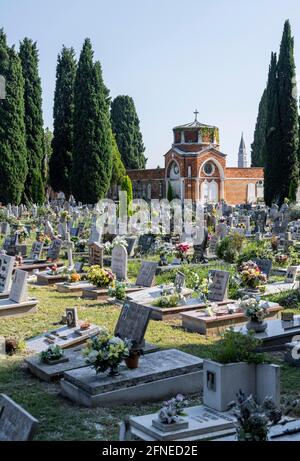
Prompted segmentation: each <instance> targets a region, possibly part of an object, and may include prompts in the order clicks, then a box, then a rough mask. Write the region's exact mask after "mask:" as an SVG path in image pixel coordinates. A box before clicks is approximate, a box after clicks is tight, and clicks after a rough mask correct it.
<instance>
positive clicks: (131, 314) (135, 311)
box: [114, 301, 151, 350]
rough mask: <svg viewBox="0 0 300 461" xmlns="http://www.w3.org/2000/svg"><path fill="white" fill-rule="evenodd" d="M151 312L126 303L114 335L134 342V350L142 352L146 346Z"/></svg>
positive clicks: (132, 303) (128, 302) (134, 304)
mask: <svg viewBox="0 0 300 461" xmlns="http://www.w3.org/2000/svg"><path fill="white" fill-rule="evenodd" d="M150 315H151V311H150V309H149V308H147V307H142V308H141V306H139V305H138V304H136V303H134V302H132V301H125V302H124V304H123V307H122V311H121V313H120V315H119V318H118V321H117V324H116V327H115V332H114V335H115V336H118V337H119V338H121V339H123V340H125V339H130V340H131V341H132V346H131V347H132V349H136V350H140V349H143V348H144V346H145V340H144V335H145V333H146V330H147V327H148V323H149V320H150Z"/></svg>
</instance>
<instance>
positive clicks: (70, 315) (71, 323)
mask: <svg viewBox="0 0 300 461" xmlns="http://www.w3.org/2000/svg"><path fill="white" fill-rule="evenodd" d="M66 319H67V325H68V327H69V328H74V327H77V325H78V315H77V307H67V309H66Z"/></svg>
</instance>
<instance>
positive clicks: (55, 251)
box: [47, 239, 62, 261]
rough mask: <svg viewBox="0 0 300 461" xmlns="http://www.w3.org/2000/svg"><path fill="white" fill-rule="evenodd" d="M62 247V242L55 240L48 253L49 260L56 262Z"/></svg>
mask: <svg viewBox="0 0 300 461" xmlns="http://www.w3.org/2000/svg"><path fill="white" fill-rule="evenodd" d="M61 246H62V240H60V239H55V240H53V241H52V244H51V245H50V247H49V249H48V252H47V259H48V260H51V261H56V260H57V259H58V258H59V252H60V249H61Z"/></svg>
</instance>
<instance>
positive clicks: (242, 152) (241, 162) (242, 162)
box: [238, 133, 247, 168]
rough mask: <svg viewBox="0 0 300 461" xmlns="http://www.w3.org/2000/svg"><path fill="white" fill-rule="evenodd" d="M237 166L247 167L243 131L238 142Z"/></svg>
mask: <svg viewBox="0 0 300 461" xmlns="http://www.w3.org/2000/svg"><path fill="white" fill-rule="evenodd" d="M238 167H239V168H247V151H246V145H245V141H244V133H242V138H241V142H240V148H239V158H238Z"/></svg>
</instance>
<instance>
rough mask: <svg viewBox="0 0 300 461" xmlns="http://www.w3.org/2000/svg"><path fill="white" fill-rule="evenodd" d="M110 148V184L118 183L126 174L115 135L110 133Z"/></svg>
mask: <svg viewBox="0 0 300 461" xmlns="http://www.w3.org/2000/svg"><path fill="white" fill-rule="evenodd" d="M112 136H113V138H112V149H113V166H112V175H111V184H112V185H120V184H121V182H122V180H123V178H124V176H125V175H126V169H125V167H124V165H123V162H122V160H121V154H120V152H119V149H118V145H117V142H116V139H115V136H114V135H112Z"/></svg>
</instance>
